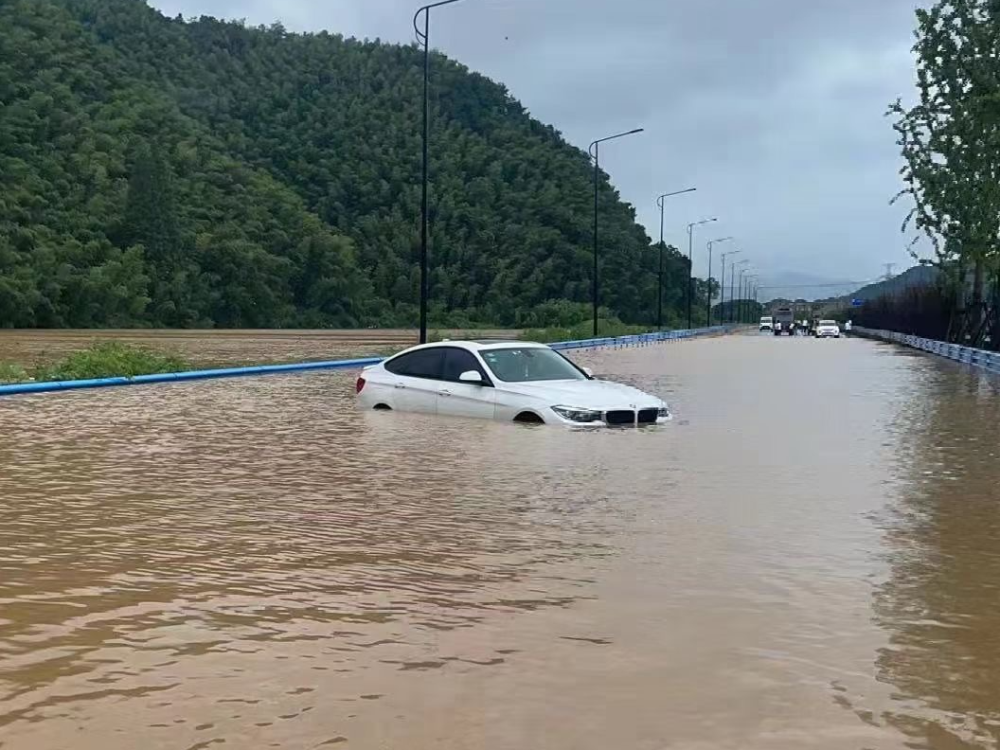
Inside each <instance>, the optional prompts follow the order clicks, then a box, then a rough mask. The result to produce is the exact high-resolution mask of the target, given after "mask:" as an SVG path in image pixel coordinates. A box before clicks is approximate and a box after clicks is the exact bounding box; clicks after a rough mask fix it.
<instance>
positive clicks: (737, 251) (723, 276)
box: [719, 250, 743, 323]
mask: <svg viewBox="0 0 1000 750" xmlns="http://www.w3.org/2000/svg"><path fill="white" fill-rule="evenodd" d="M742 252H743V251H742V250H730V251H729V252H728V253H723V254H722V283H721V284H719V286H720V287H721V289H722V302H721V303H720V304H721V307H722V318H721V320H722V322H723V323H725V322H726V258H728V257H729V256H730V255H739V254H740V253H742ZM731 296H732V295H730V297H731ZM730 304H732V301H731V300H730Z"/></svg>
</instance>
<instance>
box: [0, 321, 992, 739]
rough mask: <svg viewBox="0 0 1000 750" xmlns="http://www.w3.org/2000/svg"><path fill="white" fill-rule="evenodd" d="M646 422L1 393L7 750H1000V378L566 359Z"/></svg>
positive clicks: (207, 396) (337, 382)
mask: <svg viewBox="0 0 1000 750" xmlns="http://www.w3.org/2000/svg"><path fill="white" fill-rule="evenodd" d="M574 357H575V359H577V360H578V361H579V362H581V364H585V365H588V366H590V367H592V368H594V369H595V371H597V372H598V373H599V374H601V375H603V376H606V377H612V378H615V379H619V380H623V381H627V382H629V383H632V384H634V385H637V386H639V387H641V388H643V389H645V390H648V391H651V392H654V393H656V394H658V395H662V396H664V397H666V398H667V400H668V401H669V402H670V403H671V405H672V407H673V408H674V411H675V413H676V420H675V421H674V422H673V423H672V424H670V425H667V426H666V427H664V428H660V429H653V430H640V431H635V430H623V431H604V432H566V431H563V430H560V429H555V428H547V427H529V426H516V425H508V424H493V423H489V422H477V421H463V420H455V419H445V418H440V419H437V418H431V417H423V416H416V415H405V414H391V413H357V412H355V411H354V410H353V376H351V375H349V374H308V375H298V376H288V377H284V376H282V377H270V378H259V379H244V380H230V381H215V382H205V383H197V384H181V385H165V386H157V387H150V388H127V389H114V390H108V391H93V392H78V393H70V394H58V395H48V396H38V397H27V398H16V399H7V400H0V748H3V750H59V749H62V748H67V749H69V748H74V749H79V750H91V749H93V750H97V749H98V748H99V749H101V750H118V749H121V750H124V749H126V748H128V749H131V748H135V747H142V748H153V749H160V748H164V749H167V748H169V749H170V750H174V749H175V748H176V749H177V750H200V749H201V748H220V749H221V748H228V747H233V748H241V749H242V748H267V747H278V748H296V749H298V748H319V747H322V748H326V747H335V748H363V749H367V748H406V749H407V750H430V749H431V748H445V749H448V750H451V749H454V750H458V749H467V748H477V749H478V748H482V749H484V750H485V749H490V750H493V749H497V750H515V749H516V750H523V749H524V748H554V749H558V750H563V749H565V750H570V749H573V750H578V749H580V748H584V749H587V750H590V749H593V750H598V749H600V750H604V749H605V748H629V749H639V750H647V749H648V750H659V749H660V748H683V749H684V750H706V749H709V748H727V749H728V748H734V749H735V748H760V749H761V750H764V749H768V750H771V749H774V748H789V749H791V748H803V747H811V748H830V749H831V750H833V749H834V748H836V749H837V750H841V749H842V748H858V749H859V750H860V749H862V748H941V749H942V750H951V749H955V750H958V749H960V748H962V749H964V748H995V747H997V746H998V745H1000V677H998V675H1000V481H998V480H1000V470H998V461H1000V455H998V454H1000V383H998V381H996V380H990V379H988V378H987V377H985V376H980V375H978V374H975V373H972V372H971V371H969V370H966V369H963V368H962V367H960V366H957V365H954V364H952V363H948V362H943V361H938V360H934V359H931V358H928V357H924V356H920V355H915V354H913V353H911V352H909V351H907V350H904V349H899V348H895V347H892V346H890V345H885V344H878V343H874V342H868V341H863V340H853V339H852V340H841V341H833V340H830V341H814V340H811V339H775V338H773V337H763V338H757V337H731V338H724V339H708V340H694V341H687V342H681V343H672V344H665V345H660V346H656V347H649V348H640V349H632V350H623V351H600V352H590V353H580V354H576V355H574Z"/></svg>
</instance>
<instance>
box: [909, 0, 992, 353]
mask: <svg viewBox="0 0 1000 750" xmlns="http://www.w3.org/2000/svg"><path fill="white" fill-rule="evenodd" d="M916 13H917V34H916V39H917V41H916V44H915V46H914V53H915V55H916V59H917V101H916V103H915V104H914V105H913V106H912V107H904V106H903V104H902V103H901V102H896V103H895V104H894V105H893V106H892V107H891V108H890V113H891V114H893V115H894V116H895V117H896V120H895V124H894V127H895V130H896V133H897V135H898V137H899V145H900V147H901V149H902V154H903V157H904V159H905V167H904V170H903V178H904V181H905V186H904V189H903V191H902V192H901V193H900V195H901V196H907V197H909V198H910V199H912V201H913V210H912V212H911V214H910V216H909V219H908V222H907V225H908V226H909V225H912V226H913V227H914V228H915V229H916V230H918V231H919V232H921V233H923V234H925V235H926V236H927V237H928V238H929V239H930V240H931V242H932V243H933V245H934V248H935V258H934V263H935V265H937V266H938V267H939V268H940V269H941V270H942V271H944V272H945V274H944V278H943V279H942V281H943V282H946V283H948V284H949V287H950V288H949V289H945V290H944V293H943V294H942V297H941V299H949V298H950V299H952V300H954V303H955V306H954V308H952V310H951V311H949V312H948V313H947V314H946V315H945V316H944V318H943V319H942V321H941V322H942V323H943V324H944V327H945V329H946V330H947V332H948V336H949V338H951V339H952V340H960V341H962V342H963V343H972V344H973V345H987V344H989V345H992V346H993V347H997V346H1000V247H998V243H997V240H998V235H1000V189H998V182H997V175H998V174H1000V107H998V102H1000V2H998V0H936V2H934V3H933V4H932V5H931V6H930V7H928V8H926V9H924V8H922V9H919V10H917V12H916ZM928 309H929V308H928ZM949 319H950V320H949Z"/></svg>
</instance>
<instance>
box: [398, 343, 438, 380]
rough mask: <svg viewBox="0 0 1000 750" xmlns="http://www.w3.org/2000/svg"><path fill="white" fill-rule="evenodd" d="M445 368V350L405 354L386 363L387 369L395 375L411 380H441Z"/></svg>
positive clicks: (427, 350) (425, 350) (435, 349)
mask: <svg viewBox="0 0 1000 750" xmlns="http://www.w3.org/2000/svg"><path fill="white" fill-rule="evenodd" d="M443 366H444V349H442V348H441V347H435V348H433V349H420V350H419V351H415V352H410V353H409V354H404V355H403V356H401V357H396V358H395V359H392V360H390V361H389V362H386V365H385V369H386V370H388V371H389V372H391V373H392V374H393V375H403V376H405V377H409V378H429V379H431V380H440V379H441V369H442V367H443Z"/></svg>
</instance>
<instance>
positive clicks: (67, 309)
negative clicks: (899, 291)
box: [0, 0, 686, 327]
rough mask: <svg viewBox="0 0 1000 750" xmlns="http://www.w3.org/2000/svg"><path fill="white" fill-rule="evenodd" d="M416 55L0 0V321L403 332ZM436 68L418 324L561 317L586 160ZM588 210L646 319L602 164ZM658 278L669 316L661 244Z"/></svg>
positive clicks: (631, 234) (410, 313) (633, 310)
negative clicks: (425, 281) (428, 309)
mask: <svg viewBox="0 0 1000 750" xmlns="http://www.w3.org/2000/svg"><path fill="white" fill-rule="evenodd" d="M420 62H421V57H420V52H419V51H418V50H417V49H416V48H415V47H412V46H399V45H389V44H382V43H380V42H378V41H377V40H376V41H374V42H368V41H365V42H361V41H357V40H354V39H345V38H342V37H340V36H338V35H334V34H327V33H320V34H305V35H302V34H290V33H288V32H286V31H285V30H284V29H283V28H282V27H281V26H279V25H275V26H272V27H270V28H266V29H265V28H247V27H244V26H243V25H241V24H238V23H227V22H220V21H218V20H215V19H211V18H202V19H200V20H198V21H193V22H185V21H183V20H181V19H169V18H166V17H164V16H162V15H160V14H159V13H158V12H156V11H155V10H153V9H151V8H149V7H147V6H146V5H145V3H144V2H142V1H141V0H0V327H3V326H17V327H30V326H131V325H165V326H210V325H215V326H224V327H235V326H251V327H257V326H353V325H382V326H387V325H413V324H414V322H415V320H416V304H417V300H418V257H419V206H420V203H419V201H420V192H419V177H420V162H419V155H420V111H421V110H420V83H421V66H420ZM433 64H434V75H433V89H432V118H433V120H432V122H433V131H432V132H433V138H432V143H431V153H432V164H431V169H432V191H431V196H432V199H431V204H432V215H431V223H432V235H431V248H432V269H433V271H432V313H431V318H432V322H433V323H436V324H445V323H449V324H453V325H461V324H464V323H466V322H470V321H479V322H484V323H486V322H488V323H493V324H502V325H539V324H553V325H554V324H566V323H568V322H572V321H569V320H568V319H569V318H573V319H575V318H576V317H578V316H580V315H581V314H583V311H584V310H585V305H584V303H586V302H587V301H588V300H589V298H590V297H589V295H590V272H589V269H590V264H591V260H590V258H591V255H590V253H591V249H590V248H591V220H592V219H591V216H592V199H593V198H592V196H593V194H592V187H591V184H592V183H591V172H590V164H589V160H588V158H587V155H586V154H585V153H584V152H582V151H581V150H579V149H577V148H575V147H573V146H570V145H569V144H567V143H566V142H565V141H564V140H563V139H562V137H561V136H560V134H559V133H558V132H557V131H556V130H554V129H553V128H551V127H549V126H546V125H543V124H541V123H539V122H538V121H536V120H533V119H532V118H531V117H530V116H529V114H528V113H527V112H526V111H525V110H524V108H523V107H522V106H521V105H520V104H519V103H518V102H517V101H516V100H515V99H514V98H513V97H512V96H511V95H510V94H509V92H508V91H507V90H506V89H505V88H504V87H503V86H502V85H499V84H497V83H494V82H492V81H490V80H488V79H486V78H484V77H483V76H480V75H477V74H475V73H470V72H469V71H468V70H467V69H466V68H465V67H463V66H461V65H459V64H457V63H455V62H453V61H450V60H448V59H447V58H445V57H443V56H441V55H436V56H435V59H434V62H433ZM601 212H602V243H601V244H602V246H603V247H604V248H606V250H605V251H604V254H603V255H604V257H603V261H602V281H603V289H604V290H605V293H604V298H603V301H604V302H605V304H606V305H607V306H608V307H609V308H611V311H612V312H613V313H614V314H617V315H619V316H620V317H622V318H623V319H624V320H626V321H631V322H649V321H651V320H652V316H653V314H654V311H655V307H656V304H655V294H656V292H655V282H656V276H655V273H653V271H654V269H655V266H656V260H655V251H654V250H653V249H652V248H651V247H650V240H649V238H648V237H647V236H646V234H645V232H644V230H643V229H642V228H641V227H640V226H638V225H637V224H636V223H635V216H634V211H633V209H632V208H631V206H629V205H627V204H625V203H623V202H621V201H620V200H619V197H618V195H617V193H616V192H615V191H614V189H613V187H612V186H611V185H610V184H609V183H608V181H607V179H606V177H605V180H604V182H603V185H602V207H601ZM667 270H668V274H667V276H668V289H667V294H666V295H665V299H666V305H667V309H668V310H669V311H670V314H671V317H673V316H675V315H676V313H677V310H678V308H679V306H680V299H681V297H682V294H683V292H682V289H683V278H684V277H685V275H686V265H685V261H684V260H683V258H682V257H681V256H680V255H679V254H677V253H676V252H675V251H673V250H671V251H670V253H669V254H668V266H667Z"/></svg>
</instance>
